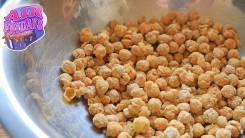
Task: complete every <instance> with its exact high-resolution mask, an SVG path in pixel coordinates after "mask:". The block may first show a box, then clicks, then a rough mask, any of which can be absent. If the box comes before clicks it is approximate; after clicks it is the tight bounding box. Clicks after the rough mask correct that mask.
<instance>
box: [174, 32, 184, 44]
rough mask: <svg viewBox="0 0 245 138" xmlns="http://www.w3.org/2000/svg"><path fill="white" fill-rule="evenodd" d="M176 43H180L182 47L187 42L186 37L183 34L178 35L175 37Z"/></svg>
mask: <svg viewBox="0 0 245 138" xmlns="http://www.w3.org/2000/svg"><path fill="white" fill-rule="evenodd" d="M173 39H174V41H175V42H176V43H178V44H179V45H182V44H183V43H184V42H185V39H186V38H185V36H184V35H183V34H182V33H176V34H175V35H174V38H173Z"/></svg>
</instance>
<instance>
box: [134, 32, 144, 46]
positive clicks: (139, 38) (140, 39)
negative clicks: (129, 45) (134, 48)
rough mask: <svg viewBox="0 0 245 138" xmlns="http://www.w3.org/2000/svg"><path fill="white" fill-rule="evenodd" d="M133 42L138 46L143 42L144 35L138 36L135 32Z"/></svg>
mask: <svg viewBox="0 0 245 138" xmlns="http://www.w3.org/2000/svg"><path fill="white" fill-rule="evenodd" d="M131 41H132V42H133V44H138V43H139V42H143V35H142V34H141V33H139V34H137V33H136V32H134V33H133V34H132V38H131Z"/></svg>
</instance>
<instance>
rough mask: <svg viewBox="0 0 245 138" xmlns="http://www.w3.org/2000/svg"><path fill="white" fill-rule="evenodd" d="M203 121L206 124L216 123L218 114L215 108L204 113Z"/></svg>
mask: <svg viewBox="0 0 245 138" xmlns="http://www.w3.org/2000/svg"><path fill="white" fill-rule="evenodd" d="M203 119H204V121H205V122H206V123H216V122H217V119H218V113H217V112H216V111H215V110H214V109H213V108H209V109H208V110H206V111H205V112H204V113H203Z"/></svg>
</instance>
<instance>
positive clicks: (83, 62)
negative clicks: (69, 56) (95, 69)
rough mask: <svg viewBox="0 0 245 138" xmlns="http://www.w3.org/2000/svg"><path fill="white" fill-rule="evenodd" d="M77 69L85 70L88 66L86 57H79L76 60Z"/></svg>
mask: <svg viewBox="0 0 245 138" xmlns="http://www.w3.org/2000/svg"><path fill="white" fill-rule="evenodd" d="M74 63H75V65H76V69H77V70H83V69H85V68H86V66H87V60H86V59H85V58H77V59H75V60H74Z"/></svg>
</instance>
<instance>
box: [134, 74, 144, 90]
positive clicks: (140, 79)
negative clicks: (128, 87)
mask: <svg viewBox="0 0 245 138" xmlns="http://www.w3.org/2000/svg"><path fill="white" fill-rule="evenodd" d="M145 82H146V75H145V73H143V72H142V73H141V72H140V73H137V75H136V79H135V83H136V84H138V85H139V86H140V87H144V86H145Z"/></svg>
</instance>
